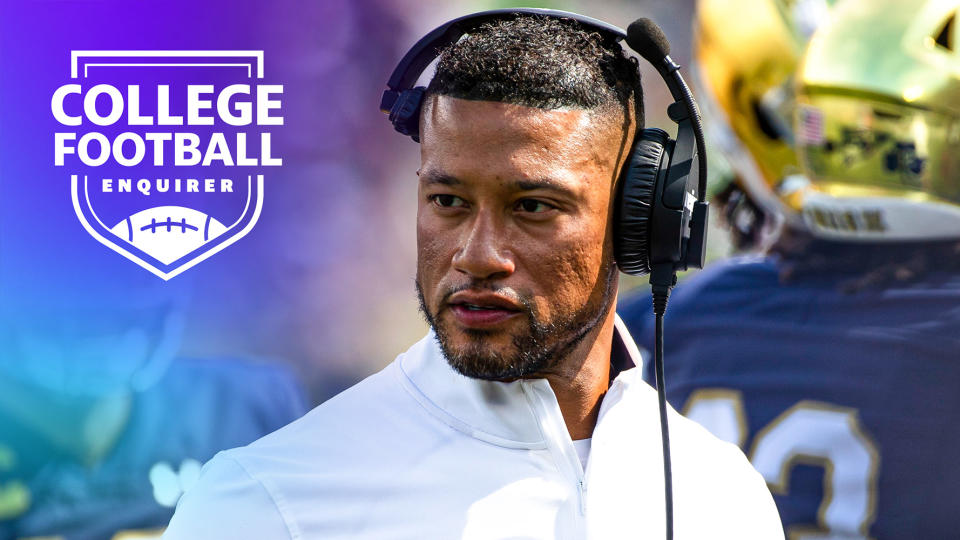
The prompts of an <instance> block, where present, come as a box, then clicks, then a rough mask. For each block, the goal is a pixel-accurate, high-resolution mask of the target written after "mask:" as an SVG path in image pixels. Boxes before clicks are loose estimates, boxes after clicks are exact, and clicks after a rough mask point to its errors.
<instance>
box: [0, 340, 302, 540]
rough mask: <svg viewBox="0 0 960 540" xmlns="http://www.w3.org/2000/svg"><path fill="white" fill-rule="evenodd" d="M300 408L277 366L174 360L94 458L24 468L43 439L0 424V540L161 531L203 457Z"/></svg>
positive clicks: (101, 538) (78, 539)
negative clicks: (110, 442)
mask: <svg viewBox="0 0 960 540" xmlns="http://www.w3.org/2000/svg"><path fill="white" fill-rule="evenodd" d="M305 412H306V404H305V400H304V397H303V392H302V389H301V386H300V384H299V383H298V382H297V380H296V379H295V378H294V377H293V376H292V375H291V374H290V372H289V371H288V370H286V369H285V368H283V367H281V366H277V365H273V364H260V363H252V362H246V361H238V360H233V359H231V360H214V359H210V360H187V359H178V360H176V361H174V362H173V363H172V364H171V365H170V367H169V369H168V371H167V373H166V374H165V375H164V376H163V378H162V379H161V380H160V381H158V383H157V384H155V385H154V386H152V387H151V388H149V389H148V390H145V391H142V392H139V393H137V394H135V395H134V396H133V402H132V407H131V410H130V416H129V419H128V420H127V422H126V427H125V428H124V430H123V431H122V433H121V435H120V436H119V438H118V439H117V442H116V444H115V445H114V446H113V447H112V448H111V449H110V450H109V452H108V453H107V454H106V455H105V457H103V459H101V460H99V461H98V462H97V463H93V464H83V463H79V462H78V461H77V460H71V459H66V458H63V459H56V458H55V457H54V458H50V459H44V460H43V463H41V464H39V465H37V464H36V463H34V464H33V466H31V465H30V464H31V462H36V461H38V460H36V459H32V458H33V457H34V456H32V455H31V454H36V453H38V452H42V450H38V449H39V448H41V447H42V442H41V441H40V440H39V439H38V438H36V437H34V438H31V436H30V434H29V433H16V431H17V430H16V428H15V427H11V429H4V430H0V450H2V451H0V539H2V540H14V539H20V538H29V537H44V538H47V537H50V538H56V539H58V540H59V539H63V540H110V539H112V538H141V537H142V536H140V535H146V536H148V537H153V535H156V536H159V533H160V531H161V530H162V529H163V527H165V526H166V524H167V523H168V522H169V520H170V517H171V516H172V515H173V510H174V506H175V505H176V502H177V500H178V499H179V496H180V494H181V493H182V491H183V490H185V489H186V488H188V487H189V486H190V485H191V484H192V482H193V481H195V480H196V478H197V476H198V475H199V469H200V466H201V464H202V463H204V462H205V461H207V460H208V459H210V458H211V457H213V455H214V454H215V453H216V452H218V451H220V450H223V449H226V448H232V447H236V446H242V445H245V444H248V443H250V442H252V441H254V440H255V439H257V438H259V437H261V436H263V435H265V434H267V433H269V432H271V431H274V430H276V429H278V428H280V427H282V426H283V425H285V424H287V423H289V422H291V421H292V420H294V419H296V418H298V417H299V416H301V415H302V414H304V413H305ZM11 437H15V438H16V440H11Z"/></svg>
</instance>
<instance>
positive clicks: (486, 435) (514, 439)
mask: <svg viewBox="0 0 960 540" xmlns="http://www.w3.org/2000/svg"><path fill="white" fill-rule="evenodd" d="M611 363H612V368H613V369H614V371H615V372H616V373H617V376H616V379H615V380H614V382H613V383H612V384H611V388H610V391H608V393H607V395H606V396H605V397H604V402H603V404H602V405H601V417H602V415H603V412H604V410H605V409H608V408H609V407H610V406H611V405H612V403H608V401H611V400H612V399H613V398H615V397H619V396H620V395H622V392H621V391H614V390H615V389H616V390H620V389H619V388H617V387H619V386H622V385H627V384H629V381H630V379H633V378H635V377H638V376H639V375H637V373H638V372H639V371H640V370H639V369H633V368H634V366H640V365H641V358H640V353H639V351H638V350H637V346H636V345H635V344H634V342H633V339H632V338H631V337H630V334H629V332H627V329H626V327H625V326H624V324H623V322H622V321H621V320H620V317H619V316H617V317H616V318H615V329H614V337H613V349H612V351H611ZM399 368H400V373H399V376H400V380H401V383H402V384H403V386H404V387H405V388H406V390H407V391H408V392H409V393H410V395H411V396H413V398H414V399H416V400H417V401H418V402H419V403H420V405H421V406H422V407H423V408H424V409H425V410H426V411H427V412H428V413H430V414H431V415H433V416H435V417H436V418H437V419H438V420H440V421H442V422H444V423H446V424H447V425H449V426H450V427H452V428H454V429H456V430H458V431H461V432H463V433H465V434H467V435H470V436H471V437H475V438H477V439H481V440H484V441H487V442H489V443H492V444H496V445H499V446H505V447H510V448H527V449H536V448H543V447H545V446H546V444H547V439H548V438H552V437H557V436H562V435H561V434H560V433H552V431H558V430H559V428H558V427H557V426H558V425H559V426H562V425H563V418H562V415H561V413H560V407H559V405H558V404H557V399H556V396H555V395H554V393H553V389H552V388H551V387H550V384H549V383H548V382H547V380H546V379H524V380H517V381H513V382H496V381H484V380H480V379H472V378H469V377H465V376H463V375H460V374H459V373H457V372H456V371H454V370H453V368H451V367H450V365H449V364H448V363H447V361H446V359H445V358H444V356H443V352H442V351H441V350H440V346H439V345H438V344H437V340H436V336H435V334H434V333H433V332H432V331H431V332H430V333H429V334H427V336H426V337H424V338H423V339H421V340H420V341H419V342H418V343H417V344H415V345H414V346H413V347H411V348H410V350H408V351H407V352H406V353H405V354H403V355H402V356H401V358H400V359H399ZM563 432H564V433H563V434H564V435H565V434H566V430H565V428H564V429H563ZM567 437H569V435H567Z"/></svg>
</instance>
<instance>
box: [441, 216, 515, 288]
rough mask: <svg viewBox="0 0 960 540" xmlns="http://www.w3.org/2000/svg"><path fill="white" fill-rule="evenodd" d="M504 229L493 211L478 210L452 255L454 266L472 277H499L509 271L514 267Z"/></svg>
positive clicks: (476, 278) (508, 273) (504, 275)
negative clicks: (460, 243)
mask: <svg viewBox="0 0 960 540" xmlns="http://www.w3.org/2000/svg"><path fill="white" fill-rule="evenodd" d="M504 229H505V227H504V224H503V223H502V222H501V221H498V220H497V219H496V216H494V215H493V212H490V211H485V210H484V211H481V212H479V213H477V215H476V217H475V218H474V219H473V221H472V222H471V223H469V224H468V225H467V228H466V230H465V232H464V236H463V239H462V245H461V246H460V249H458V250H457V252H456V254H455V255H454V256H453V267H454V268H455V269H456V270H457V271H458V272H462V273H464V274H467V275H468V276H470V277H471V278H473V279H475V280H482V279H501V278H505V277H507V276H509V275H510V274H512V273H513V271H514V270H515V269H516V267H515V265H514V261H513V254H512V253H511V251H510V250H509V249H508V248H507V237H506V231H505V230H504Z"/></svg>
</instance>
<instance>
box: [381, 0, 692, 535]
mask: <svg viewBox="0 0 960 540" xmlns="http://www.w3.org/2000/svg"><path fill="white" fill-rule="evenodd" d="M523 14H526V15H539V16H544V17H552V18H558V19H568V20H573V21H576V22H578V23H580V24H581V25H583V26H584V27H585V28H587V29H590V30H594V31H597V32H601V33H604V34H607V35H611V36H613V38H614V39H616V40H618V41H620V40H625V41H626V43H627V45H629V46H630V48H632V49H633V50H634V51H636V52H637V53H639V54H640V55H641V56H642V57H643V58H644V59H645V60H647V61H648V62H650V63H651V64H652V65H653V66H654V67H655V68H656V69H657V71H658V72H659V73H660V76H661V77H662V78H663V80H664V82H665V83H666V85H667V88H668V89H669V90H670V94H671V95H672V96H673V99H674V103H672V104H671V105H670V106H669V107H668V108H667V114H668V115H669V116H670V119H671V120H672V121H673V122H674V123H676V124H677V138H676V140H673V139H670V137H669V136H668V135H667V132H665V131H663V130H661V129H657V128H648V129H643V130H642V131H639V132H638V133H637V134H636V136H635V138H634V142H633V148H632V149H631V153H630V159H629V160H628V162H627V164H626V165H625V166H624V171H623V174H622V176H621V178H620V179H619V181H618V185H619V187H618V189H617V202H616V204H615V215H614V231H615V234H614V257H615V258H616V261H617V266H618V267H619V268H620V270H621V271H623V272H625V273H627V274H631V275H643V274H650V285H651V288H652V291H653V310H654V314H655V316H656V347H655V348H654V351H655V353H654V366H655V372H656V378H657V394H658V401H659V406H660V430H661V441H662V443H663V474H664V495H665V501H664V503H665V508H666V531H667V540H671V539H672V538H673V482H672V473H671V463H670V436H669V430H668V429H667V408H666V394H665V390H664V385H663V313H664V311H665V310H666V307H667V299H668V298H669V297H670V291H671V289H672V288H673V286H674V285H675V284H676V281H677V271H679V270H686V269H688V268H691V267H694V268H703V263H704V254H705V248H706V239H707V238H706V234H707V217H708V216H707V214H708V212H707V210H708V205H707V203H706V201H705V200H704V197H705V195H706V182H707V161H706V150H705V145H704V141H703V127H702V124H701V121H700V113H699V111H698V110H697V106H696V103H695V102H694V100H693V95H692V94H691V93H690V89H689V87H687V84H686V83H685V82H684V80H683V77H682V76H681V75H680V71H679V70H680V67H679V66H678V65H677V64H676V63H674V61H673V60H672V59H671V58H670V44H669V42H668V41H667V38H666V37H665V36H664V35H663V31H661V30H660V28H659V27H658V26H657V25H656V24H654V23H653V21H651V20H650V19H638V20H636V21H634V22H633V24H631V25H630V27H629V29H628V30H627V31H626V32H624V31H623V30H621V29H620V28H617V27H616V26H613V25H611V24H608V23H605V22H603V21H599V20H597V19H592V18H590V17H585V16H583V15H578V14H576V13H569V12H566V11H558V10H552V9H537V8H518V9H498V10H491V11H483V12H480V13H474V14H471V15H466V16H463V17H459V18H457V19H453V20H452V21H449V22H447V23H445V24H443V25H441V26H439V27H437V28H436V29H434V30H433V31H432V32H430V33H429V34H427V35H426V36H424V37H423V38H421V39H420V41H418V42H417V43H416V44H415V45H414V46H413V47H412V48H411V49H410V50H409V51H408V52H407V54H405V55H404V57H403V58H402V59H401V60H400V62H399V63H398V64H397V67H396V68H395V69H394V71H393V73H392V74H391V76H390V79H389V80H388V81H387V89H386V90H385V91H384V92H383V97H382V98H381V101H380V110H381V111H383V112H384V113H387V114H388V115H389V119H390V122H391V123H392V124H393V126H394V128H395V129H396V130H397V131H399V132H400V133H402V134H404V135H408V136H410V137H411V138H412V139H413V140H415V141H417V142H419V140H420V139H419V136H420V126H419V121H420V108H421V106H422V103H423V96H424V94H425V92H426V89H425V88H424V87H422V86H415V85H416V82H417V78H418V77H419V76H420V75H421V73H422V72H423V70H424V69H426V68H427V66H428V65H429V64H430V63H431V62H432V61H433V60H434V59H435V58H436V57H437V56H438V55H439V54H440V51H441V50H442V49H443V47H445V46H446V45H449V44H451V43H454V42H456V41H457V40H458V39H460V37H461V36H463V35H464V34H466V33H468V32H470V31H471V30H472V29H474V28H476V27H477V26H479V25H480V24H482V23H485V22H488V21H490V20H493V19H497V18H503V17H512V16H516V15H523Z"/></svg>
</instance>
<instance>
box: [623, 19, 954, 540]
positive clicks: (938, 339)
mask: <svg viewBox="0 0 960 540" xmlns="http://www.w3.org/2000/svg"><path fill="white" fill-rule="evenodd" d="M707 3H711V2H707ZM958 8H960V3H958V2H956V1H955V0H952V1H947V2H937V1H926V2H920V3H916V2H908V1H899V0H883V1H878V0H847V1H846V2H843V3H839V4H837V6H836V7H835V8H834V9H833V11H831V13H830V20H829V21H828V22H827V23H826V24H825V26H823V27H821V28H820V29H819V30H817V32H816V33H815V34H814V37H813V39H812V40H811V41H810V47H809V49H808V51H807V52H806V54H805V56H804V59H803V62H802V63H801V66H802V67H801V69H800V71H798V72H797V75H796V78H797V82H798V85H797V94H798V95H797V101H798V115H797V118H798V122H797V129H796V139H795V140H796V142H797V145H798V147H799V150H800V152H799V156H800V163H801V164H802V166H803V169H804V172H805V173H806V177H807V178H808V181H806V182H800V181H799V180H800V178H798V177H794V178H793V179H792V180H790V181H787V182H783V183H782V184H781V186H780V190H779V191H780V195H781V201H782V205H783V207H784V208H785V209H786V211H788V212H791V211H792V212H793V219H788V223H796V222H800V223H802V224H803V225H802V227H803V228H800V227H798V226H795V225H791V226H788V227H787V228H786V229H785V230H784V232H783V234H781V235H780V237H779V238H778V239H777V240H776V243H775V244H774V245H773V246H772V248H771V249H770V253H769V254H768V255H766V256H762V257H761V256H753V257H740V258H737V259H734V260H731V261H726V262H723V263H718V264H716V265H714V266H713V267H712V268H710V269H707V270H705V271H704V272H702V273H701V274H699V275H697V276H696V277H695V278H694V279H691V280H690V281H689V282H687V283H684V284H682V285H681V286H680V287H678V289H677V292H676V293H675V294H674V295H673V298H672V301H671V306H670V308H671V310H670V312H668V319H670V321H669V323H668V324H667V332H668V335H667V336H666V341H667V358H668V361H667V362H666V365H665V368H664V369H665V371H666V381H667V388H666V389H667V395H668V397H669V399H670V400H671V402H672V403H674V404H676V405H678V406H679V405H682V406H683V409H684V411H685V413H686V414H687V415H688V416H689V417H691V418H693V419H696V420H697V421H699V422H701V423H702V424H703V425H705V426H708V427H709V428H710V429H711V431H714V433H715V434H717V435H718V436H721V437H722V438H724V439H726V440H729V441H732V442H736V443H738V444H740V445H741V446H742V447H743V448H744V449H747V450H748V452H749V455H750V457H751V461H752V462H753V465H754V466H755V467H757V469H758V470H759V471H760V472H761V473H762V474H763V475H764V477H765V478H766V479H767V482H768V484H769V485H770V486H771V489H772V491H773V492H774V497H775V500H776V502H777V504H778V507H779V508H780V513H781V516H782V518H783V522H784V525H785V527H786V530H787V535H788V537H790V538H950V537H953V536H956V532H955V530H956V504H955V497H954V496H953V495H952V492H953V489H954V486H956V485H957V483H958V482H960V467H957V465H956V463H955V460H954V459H953V457H952V452H951V451H950V450H945V449H952V448H955V447H957V446H958V445H960V434H958V431H957V430H956V429H955V425H956V421H957V419H958V418H960V397H958V396H960V394H958V392H957V388H958V386H960V365H958V363H957V351H958V350H960V339H958V337H957V336H958V335H960V332H958V331H960V309H958V306H960V157H958V153H957V151H956V145H957V140H958V139H957V126H958V125H960V97H958V96H960V77H958V75H957V74H958V73H960V63H958V59H957V55H956V51H957V41H956V14H957V9H958ZM725 9H726V8H725ZM701 22H702V19H701ZM751 24H752V22H751ZM718 28H719V29H721V30H722V31H723V32H724V33H727V34H728V35H729V34H730V33H731V29H730V28H729V27H728V26H722V27H718ZM733 35H736V33H735V32H734V33H733ZM754 156H755V157H758V158H759V157H760V154H759V153H754ZM770 196H771V197H776V195H775V193H774V192H773V191H771V192H770ZM650 309H651V308H650V303H649V301H647V300H646V299H644V298H638V299H637V300H636V301H633V302H628V303H627V305H624V306H623V309H622V311H621V312H622V313H623V315H624V319H625V320H626V321H627V322H628V324H629V325H630V326H631V328H632V329H634V330H635V331H636V332H637V334H638V337H639V338H640V339H639V342H640V343H652V342H653V329H652V328H651V327H650V326H651V325H649V324H648V323H646V322H645V320H644V319H645V317H646V314H647V313H648V312H649V310H650Z"/></svg>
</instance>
